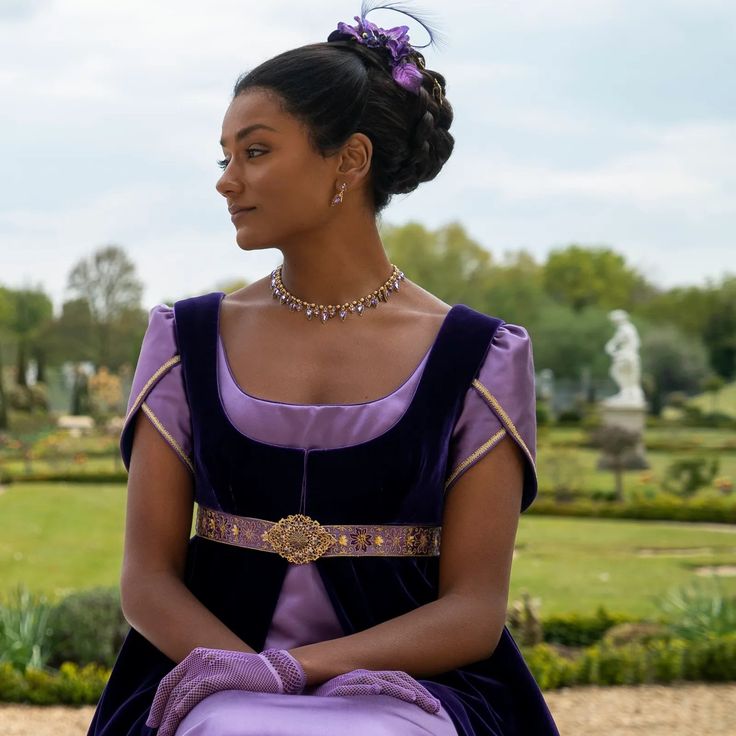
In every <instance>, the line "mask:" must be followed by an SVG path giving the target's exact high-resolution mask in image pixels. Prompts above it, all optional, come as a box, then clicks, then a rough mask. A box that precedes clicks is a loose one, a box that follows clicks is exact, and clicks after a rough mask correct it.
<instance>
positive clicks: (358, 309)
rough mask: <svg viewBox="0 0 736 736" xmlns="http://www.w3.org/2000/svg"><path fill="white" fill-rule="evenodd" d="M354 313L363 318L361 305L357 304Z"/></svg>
mask: <svg viewBox="0 0 736 736" xmlns="http://www.w3.org/2000/svg"><path fill="white" fill-rule="evenodd" d="M355 311H356V312H357V313H358V314H359V315H360V316H361V317H362V316H363V305H362V304H358V306H357V307H355Z"/></svg>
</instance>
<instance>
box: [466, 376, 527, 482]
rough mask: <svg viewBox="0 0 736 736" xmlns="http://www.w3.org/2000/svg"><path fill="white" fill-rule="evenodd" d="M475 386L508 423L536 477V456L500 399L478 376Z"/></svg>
mask: <svg viewBox="0 0 736 736" xmlns="http://www.w3.org/2000/svg"><path fill="white" fill-rule="evenodd" d="M473 386H474V387H475V388H476V389H477V391H478V392H479V393H480V395H481V396H482V397H483V398H484V399H485V400H486V401H487V402H488V403H489V404H490V406H491V408H492V409H493V411H495V412H496V414H497V415H498V417H499V419H500V420H501V421H502V422H503V423H504V424H505V425H506V427H507V429H508V430H509V432H511V434H512V435H513V437H514V439H515V440H516V441H517V442H518V443H519V445H520V446H521V449H522V450H523V451H524V453H525V454H526V456H527V457H528V458H529V462H530V463H531V466H532V471H533V472H534V478H535V479H536V478H537V467H536V464H535V463H534V458H533V457H532V454H531V452H529V448H528V447H527V446H526V442H524V440H523V439H522V438H521V435H520V434H519V430H518V429H516V427H515V426H514V423H513V422H512V421H511V417H510V416H509V415H508V414H507V413H506V411H505V410H504V408H503V407H502V406H501V404H499V403H498V399H497V398H496V397H495V396H494V395H493V394H492V393H491V392H490V391H489V390H488V389H487V388H486V387H485V386H484V385H483V384H482V383H481V382H480V381H479V380H478V379H477V378H476V379H474V380H473Z"/></svg>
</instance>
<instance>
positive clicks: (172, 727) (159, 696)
mask: <svg viewBox="0 0 736 736" xmlns="http://www.w3.org/2000/svg"><path fill="white" fill-rule="evenodd" d="M306 682H307V677H306V674H305V672H304V669H303V668H302V666H301V664H300V663H299V661H298V660H297V659H295V658H294V657H292V656H291V654H289V653H288V652H287V651H286V650H285V649H265V650H264V651H263V652H261V653H260V654H255V653H252V652H238V651H234V650H230V649H210V648H208V647H196V648H195V649H193V650H192V651H191V652H190V653H189V654H188V655H187V656H186V657H185V658H184V659H183V660H182V661H181V662H179V664H178V665H176V667H174V669H172V670H171V672H169V673H168V674H167V675H166V676H165V677H164V678H163V679H162V680H161V682H160V683H159V686H158V689H157V690H156V694H155V696H154V698H153V703H152V704H151V711H150V713H149V715H148V718H147V719H146V726H150V727H153V728H156V727H158V731H157V736H172V735H173V734H174V733H175V731H176V729H177V727H178V726H179V723H180V722H181V721H182V719H183V718H184V716H186V715H187V713H189V711H190V710H191V709H192V708H194V706H195V705H197V703H199V702H200V701H201V700H204V699H205V698H206V697H207V696H208V695H212V694H213V693H216V692H219V691H220V690H247V691H250V692H261V693H285V694H289V695H292V694H298V693H301V692H302V691H303V690H304V686H305V685H306Z"/></svg>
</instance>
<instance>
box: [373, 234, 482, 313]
mask: <svg viewBox="0 0 736 736" xmlns="http://www.w3.org/2000/svg"><path fill="white" fill-rule="evenodd" d="M381 239H382V240H383V243H384V245H385V247H386V253H387V254H388V257H389V259H390V260H391V262H392V263H395V264H396V265H397V266H398V267H399V268H400V269H401V270H402V271H403V272H404V273H405V274H406V276H407V277H408V278H410V279H411V280H412V281H415V282H417V283H419V284H421V286H422V287H423V288H424V289H426V290H427V291H429V292H431V293H432V294H435V295H436V296H437V297H439V298H440V299H442V300H443V301H445V302H447V303H448V304H453V303H463V304H467V305H468V306H472V307H474V308H475V309H478V310H479V311H485V310H484V306H485V303H486V298H485V296H486V292H487V290H488V289H489V283H490V266H491V260H492V259H491V254H490V253H489V251H487V250H486V249H485V248H484V247H483V246H481V245H480V244H479V243H477V242H476V241H474V240H472V239H471V238H470V237H469V236H468V234H467V233H466V232H465V230H464V228H463V227H462V225H460V224H459V223H456V222H453V223H450V224H448V225H445V226H443V227H441V228H438V229H437V230H435V231H433V232H432V231H429V230H427V229H426V228H425V227H424V226H423V225H421V224H419V223H417V222H410V223H407V224H406V225H402V226H393V225H388V226H385V227H383V228H382V229H381Z"/></svg>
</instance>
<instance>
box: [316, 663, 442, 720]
mask: <svg viewBox="0 0 736 736" xmlns="http://www.w3.org/2000/svg"><path fill="white" fill-rule="evenodd" d="M379 694H381V695H390V696H391V697H393V698H399V699H400V700H405V701H406V702H408V703H416V704H417V705H418V706H419V707H420V708H422V710H426V711H427V713H437V712H438V711H439V709H440V705H441V703H440V701H439V700H438V699H437V698H435V697H434V695H432V693H430V692H429V690H427V688H426V687H424V685H422V684H421V683H419V682H417V681H416V680H415V679H414V678H413V677H412V676H411V675H408V674H407V673H406V672H402V671H401V670H364V669H359V670H353V671H352V672H346V673H345V674H343V675H338V676H337V677H333V678H332V679H331V680H327V681H326V682H323V683H322V684H321V685H320V686H319V687H318V688H316V689H315V690H314V691H313V692H312V695H322V696H331V695H333V696H334V695H379Z"/></svg>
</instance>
